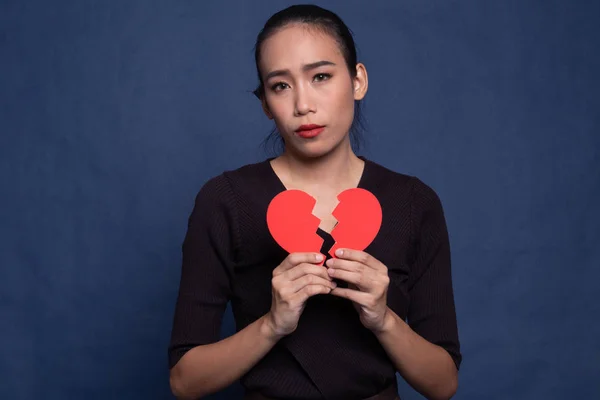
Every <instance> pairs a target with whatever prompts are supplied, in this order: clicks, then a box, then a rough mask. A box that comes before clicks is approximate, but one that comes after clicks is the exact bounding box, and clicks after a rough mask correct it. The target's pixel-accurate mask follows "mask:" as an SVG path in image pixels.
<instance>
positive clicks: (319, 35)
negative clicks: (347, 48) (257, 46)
mask: <svg viewBox="0 0 600 400" xmlns="http://www.w3.org/2000/svg"><path fill="white" fill-rule="evenodd" d="M322 60H328V61H332V62H334V63H336V64H338V63H339V61H340V60H343V55H342V53H341V51H340V48H339V44H338V43H337V42H336V40H335V39H334V38H333V37H332V36H331V35H329V34H327V33H325V32H323V31H322V30H319V29H315V28H311V27H308V26H306V24H304V25H291V26H287V27H285V28H282V29H281V30H279V31H277V32H276V33H274V34H273V35H272V36H271V37H269V38H268V39H267V40H265V42H264V43H263V44H262V48H261V64H262V66H263V67H264V68H269V69H280V68H287V69H289V68H294V67H296V68H299V67H301V66H302V65H305V64H310V63H314V62H317V61H322Z"/></svg>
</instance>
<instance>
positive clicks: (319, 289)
mask: <svg viewBox="0 0 600 400" xmlns="http://www.w3.org/2000/svg"><path fill="white" fill-rule="evenodd" d="M331 292H332V289H331V288H330V287H327V286H323V285H306V286H304V288H303V289H302V290H300V291H298V293H296V294H295V295H293V296H292V298H291V300H290V302H294V301H297V302H301V303H303V302H305V301H306V300H307V299H308V298H309V297H312V296H316V295H317V294H329V293H331Z"/></svg>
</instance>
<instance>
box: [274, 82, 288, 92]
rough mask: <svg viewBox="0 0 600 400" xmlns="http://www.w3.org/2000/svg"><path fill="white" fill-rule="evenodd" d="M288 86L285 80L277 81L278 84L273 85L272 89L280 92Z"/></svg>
mask: <svg viewBox="0 0 600 400" xmlns="http://www.w3.org/2000/svg"><path fill="white" fill-rule="evenodd" d="M286 86H287V83H284V82H277V83H276V84H274V85H273V86H271V90H273V91H275V92H278V91H280V90H283V89H285V87H286Z"/></svg>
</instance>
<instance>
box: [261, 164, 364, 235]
mask: <svg viewBox="0 0 600 400" xmlns="http://www.w3.org/2000/svg"><path fill="white" fill-rule="evenodd" d="M357 157H358V158H360V159H361V160H363V161H364V163H365V165H364V166H363V171H362V173H361V175H360V178H359V180H358V184H357V185H356V186H355V187H354V188H355V189H365V182H366V180H367V177H368V176H369V171H370V169H371V165H370V164H371V163H370V161H369V159H367V158H366V157H365V156H362V155H359V156H357ZM274 159H275V157H269V158H267V159H266V160H265V161H264V162H263V164H264V165H265V167H266V169H267V170H268V175H269V176H270V177H271V180H272V181H273V182H274V184H275V185H276V186H277V189H278V192H283V191H286V190H288V188H287V187H286V186H285V185H284V184H283V181H282V180H281V179H280V178H279V175H277V173H276V172H275V170H274V169H273V166H272V165H271V160H274ZM324 232H325V233H327V231H324Z"/></svg>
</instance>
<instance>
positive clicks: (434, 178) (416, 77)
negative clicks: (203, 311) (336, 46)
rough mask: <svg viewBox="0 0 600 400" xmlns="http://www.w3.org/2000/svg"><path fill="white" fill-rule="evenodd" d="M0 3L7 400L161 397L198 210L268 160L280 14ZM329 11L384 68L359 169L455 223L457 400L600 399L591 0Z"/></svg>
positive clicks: (190, 5)
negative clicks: (207, 196) (259, 40)
mask: <svg viewBox="0 0 600 400" xmlns="http://www.w3.org/2000/svg"><path fill="white" fill-rule="evenodd" d="M0 4H1V5H0V107H1V108H0V179H1V182H2V184H1V185H0V190H1V192H0V194H1V197H0V207H1V210H0V218H1V219H0V266H1V268H2V269H1V277H0V282H1V284H0V317H1V318H0V321H1V322H0V324H1V325H0V335H1V336H0V339H1V340H0V343H1V344H0V352H1V353H0V398H2V399H34V398H45V399H67V398H69V399H83V398H86V399H109V398H110V399H112V398H115V399H149V398H153V399H155V398H163V399H168V398H171V396H170V391H169V387H168V372H167V360H166V348H167V344H168V339H169V335H170V328H171V321H172V314H173V306H174V301H175V296H176V291H177V285H178V279H179V262H180V246H181V242H182V239H183V235H184V234H185V228H186V221H187V217H188V214H189V212H190V211H191V207H192V204H193V197H194V195H195V194H196V192H197V190H198V189H199V187H200V186H201V185H202V184H203V183H204V181H206V179H208V178H209V177H211V176H213V175H215V174H218V173H220V172H221V171H222V170H224V169H231V168H236V167H238V166H240V165H242V164H245V163H249V162H255V161H258V160H261V159H263V158H264V157H265V156H266V154H265V153H264V152H263V151H262V149H261V148H260V147H259V144H260V142H261V140H262V139H263V138H264V137H265V136H266V135H267V133H268V132H269V130H270V128H271V125H270V122H269V121H268V120H267V119H266V118H265V117H264V116H263V114H262V112H261V109H260V107H259V104H258V102H257V101H256V99H255V98H254V97H253V96H252V95H251V94H250V90H252V89H253V88H254V86H255V84H256V73H255V69H254V65H253V54H252V47H253V44H254V39H255V36H256V34H257V32H258V30H259V29H260V28H261V26H262V24H263V23H264V22H265V20H266V19H267V18H268V16H269V15H271V14H272V13H273V12H275V11H277V10H279V9H280V8H282V7H284V6H286V5H288V4H290V2H287V1H285V2H284V1H261V2H260V3H258V4H257V2H249V1H221V2H216V1H212V2H204V1H202V2H200V1H195V2H193V1H183V2H181V1H151V2H148V1H141V0H136V1H112V2H100V1H92V0H86V1H82V0H72V1H67V0H61V1H58V0H56V1H52V2H47V1H28V2H25V1H19V2H18V1H6V0H4V1H2V2H1V3H0ZM320 4H322V5H324V6H326V7H329V8H331V9H333V10H334V11H336V12H338V13H339V14H340V16H342V18H344V19H345V20H346V22H347V23H348V24H349V25H350V27H351V28H352V29H353V30H354V32H355V34H356V39H357V43H358V46H359V54H360V59H361V61H363V62H365V63H366V65H367V68H368V71H369V73H370V75H369V76H370V89H369V93H368V95H367V101H366V116H367V118H368V128H369V131H368V134H367V135H366V140H367V142H368V147H367V148H366V150H365V151H364V152H363V154H364V155H366V156H367V157H370V158H372V159H373V160H375V161H377V162H379V163H381V164H383V165H385V166H388V167H389V168H392V169H395V170H397V171H400V172H404V173H408V174H414V175H417V176H419V177H420V178H421V179H422V180H424V181H425V182H427V183H428V184H429V185H431V186H432V187H433V188H434V189H435V190H436V191H437V192H438V193H439V195H440V197H441V198H442V201H443V204H444V206H445V210H446V215H447V219H448V225H449V230H450V236H451V241H452V249H453V271H454V282H455V291H456V302H457V311H458V317H459V328H460V335H461V340H462V346H463V352H464V363H463V368H462V370H461V375H460V376H461V378H460V381H461V382H460V389H459V393H458V394H457V396H456V398H457V399H509V398H510V399H566V398H569V399H579V398H600V384H599V379H598V378H599V377H600V350H599V349H600V346H599V345H598V338H599V337H600V323H599V322H598V317H600V301H599V300H598V293H599V290H598V279H599V278H600V273H599V269H598V268H599V267H600V228H599V226H600V207H599V206H598V204H599V200H600V132H599V110H600V102H599V101H598V93H599V89H600V87H599V86H600V85H599V78H598V72H599V71H600V57H599V51H598V49H599V44H600V40H599V38H600V31H599V28H598V21H599V20H600V6H599V3H598V2H594V1H587V2H586V1H548V0H545V1H541V0H540V1H523V0H511V1H486V2H482V1H475V0H464V1H444V2H434V1H423V0H418V1H417V0H415V1H401V2H400V1H386V0H380V1H374V0H371V1H370V3H369V4H367V2H364V1H341V0H339V1H324V2H322V3H320ZM232 331H233V324H232V320H231V316H230V315H229V314H228V315H227V317H226V323H225V324H224V334H225V335H227V334H230V333H232ZM400 392H401V393H402V394H403V395H404V396H405V398H406V399H416V398H419V396H417V395H416V394H414V392H412V391H411V390H410V389H409V388H408V387H407V386H406V385H405V384H402V385H401V387H400ZM236 393H239V387H237V386H234V387H232V388H230V389H228V392H226V393H225V394H221V395H218V396H215V397H220V398H225V396H226V395H227V394H228V395H233V394H236Z"/></svg>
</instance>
